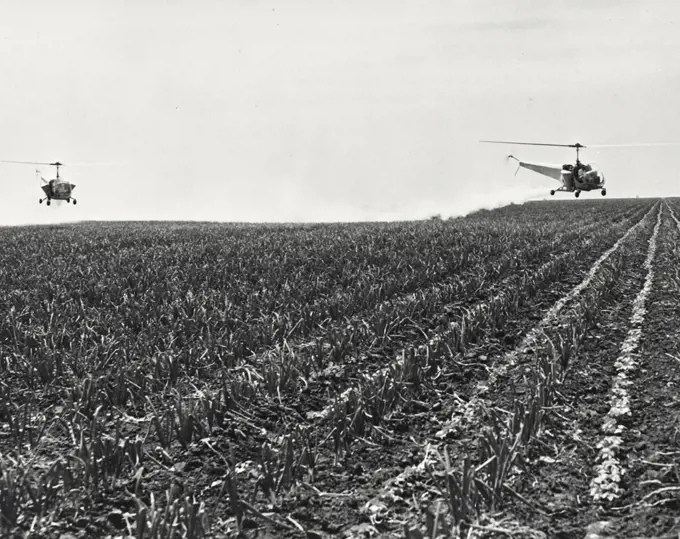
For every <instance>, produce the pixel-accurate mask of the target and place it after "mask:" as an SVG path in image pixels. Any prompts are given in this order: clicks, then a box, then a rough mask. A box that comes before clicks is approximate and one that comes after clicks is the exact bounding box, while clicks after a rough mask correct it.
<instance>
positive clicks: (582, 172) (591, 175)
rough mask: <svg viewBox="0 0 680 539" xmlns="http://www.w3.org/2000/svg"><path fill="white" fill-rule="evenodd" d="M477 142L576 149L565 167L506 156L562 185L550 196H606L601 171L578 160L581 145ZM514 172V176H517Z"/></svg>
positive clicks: (497, 141) (621, 145) (654, 143)
mask: <svg viewBox="0 0 680 539" xmlns="http://www.w3.org/2000/svg"><path fill="white" fill-rule="evenodd" d="M479 142H485V143H490V144H520V145H525V146H556V147H561V148H576V162H575V163H574V164H571V163H568V164H565V165H562V166H560V165H539V164H535V163H528V162H526V161H521V160H519V159H517V158H516V157H515V156H514V155H512V154H511V155H508V157H507V158H508V159H514V160H515V161H517V163H518V164H519V166H518V167H517V171H519V169H520V167H523V168H526V169H529V170H532V171H534V172H538V173H539V174H543V175H544V176H548V177H550V178H553V179H554V180H557V181H559V182H561V183H562V185H561V186H560V187H559V188H557V189H551V190H550V194H551V195H554V194H555V193H556V192H559V191H566V192H569V193H574V196H575V197H577V198H578V196H579V195H580V194H581V191H596V190H598V189H599V190H601V192H602V196H605V195H606V194H607V190H606V189H605V187H604V183H605V180H604V174H603V173H602V172H601V171H598V170H595V169H594V168H593V167H592V165H590V164H586V163H582V162H581V160H580V159H579V151H580V150H581V149H582V148H586V146H584V145H583V144H580V143H578V142H577V143H575V144H546V143H542V142H512V141H504V140H480V141H479ZM677 144H680V143H678V142H651V143H640V144H597V145H590V146H588V147H590V148H624V147H634V146H670V145H677ZM517 171H515V174H517Z"/></svg>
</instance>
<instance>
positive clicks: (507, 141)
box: [479, 140, 585, 148]
mask: <svg viewBox="0 0 680 539" xmlns="http://www.w3.org/2000/svg"><path fill="white" fill-rule="evenodd" d="M479 142H488V143H490V144H521V145H523V146H556V147H559V148H585V146H583V145H582V144H579V143H578V142H577V143H576V144H547V143H545V142H514V141H511V140H480V141H479Z"/></svg>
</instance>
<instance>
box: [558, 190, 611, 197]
mask: <svg viewBox="0 0 680 539" xmlns="http://www.w3.org/2000/svg"><path fill="white" fill-rule="evenodd" d="M559 191H568V189H562V188H560V189H551V190H550V194H551V195H554V194H555V193H557V192H559ZM580 194H581V190H580V189H577V190H575V191H574V196H575V197H576V198H578V197H579V195H580ZM606 195H607V190H606V189H604V188H602V196H606Z"/></svg>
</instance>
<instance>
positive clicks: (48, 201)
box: [38, 197, 78, 206]
mask: <svg viewBox="0 0 680 539" xmlns="http://www.w3.org/2000/svg"><path fill="white" fill-rule="evenodd" d="M45 200H47V202H46V204H47V205H48V206H49V205H50V204H52V199H51V198H50V197H45V198H41V199H38V203H39V204H42V203H43V201H45ZM56 200H64V199H63V198H58V199H56ZM65 200H66V204H68V203H69V202H71V201H73V205H74V206H75V205H76V204H78V201H77V200H76V199H75V198H67V199H65Z"/></svg>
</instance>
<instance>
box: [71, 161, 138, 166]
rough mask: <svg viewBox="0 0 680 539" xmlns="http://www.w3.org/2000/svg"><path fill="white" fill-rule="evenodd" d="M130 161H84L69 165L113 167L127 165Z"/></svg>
mask: <svg viewBox="0 0 680 539" xmlns="http://www.w3.org/2000/svg"><path fill="white" fill-rule="evenodd" d="M127 163H130V161H83V162H80V163H69V164H68V166H69V167H89V166H112V165H125V164H127Z"/></svg>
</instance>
